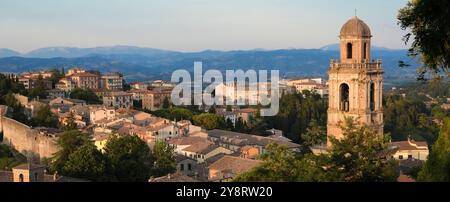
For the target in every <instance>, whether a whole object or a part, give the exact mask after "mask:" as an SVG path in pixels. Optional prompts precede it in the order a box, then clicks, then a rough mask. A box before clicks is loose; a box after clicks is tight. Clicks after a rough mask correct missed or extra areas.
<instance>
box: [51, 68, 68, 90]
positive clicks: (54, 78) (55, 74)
mask: <svg viewBox="0 0 450 202" xmlns="http://www.w3.org/2000/svg"><path fill="white" fill-rule="evenodd" d="M50 71H51V72H52V75H51V76H50V78H49V80H50V81H51V82H52V87H53V88H54V87H55V85H56V84H57V83H58V82H59V80H61V79H62V78H64V76H65V75H64V69H62V71H60V70H58V69H56V68H55V69H52V70H50Z"/></svg>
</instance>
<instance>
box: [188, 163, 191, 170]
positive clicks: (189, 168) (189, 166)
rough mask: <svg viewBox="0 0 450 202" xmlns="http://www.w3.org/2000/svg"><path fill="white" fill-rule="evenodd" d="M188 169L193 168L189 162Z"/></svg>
mask: <svg viewBox="0 0 450 202" xmlns="http://www.w3.org/2000/svg"><path fill="white" fill-rule="evenodd" d="M188 170H189V171H191V170H192V165H191V164H190V163H189V164H188Z"/></svg>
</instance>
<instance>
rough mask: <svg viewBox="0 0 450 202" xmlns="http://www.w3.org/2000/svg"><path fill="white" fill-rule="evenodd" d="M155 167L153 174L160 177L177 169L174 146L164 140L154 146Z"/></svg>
mask: <svg viewBox="0 0 450 202" xmlns="http://www.w3.org/2000/svg"><path fill="white" fill-rule="evenodd" d="M153 158H154V163H153V168H152V172H151V175H152V176H154V177H160V176H164V175H167V174H169V173H174V172H175V171H176V167H177V163H176V161H175V150H174V147H172V146H170V145H169V144H167V143H166V142H164V141H157V142H156V143H155V146H154V147H153Z"/></svg>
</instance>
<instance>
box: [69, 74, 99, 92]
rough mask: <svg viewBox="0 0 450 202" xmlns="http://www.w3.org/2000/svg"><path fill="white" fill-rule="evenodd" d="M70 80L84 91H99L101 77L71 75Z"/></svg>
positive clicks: (95, 75)
mask: <svg viewBox="0 0 450 202" xmlns="http://www.w3.org/2000/svg"><path fill="white" fill-rule="evenodd" d="M70 79H71V80H72V81H73V82H74V83H75V85H76V86H77V87H78V88H84V89H99V88H100V75H97V74H92V73H87V72H82V73H75V74H72V75H70Z"/></svg>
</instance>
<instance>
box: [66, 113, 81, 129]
mask: <svg viewBox="0 0 450 202" xmlns="http://www.w3.org/2000/svg"><path fill="white" fill-rule="evenodd" d="M77 129H78V125H77V123H75V114H74V113H73V112H70V113H69V117H68V118H67V123H66V125H65V126H64V130H65V131H71V130H77Z"/></svg>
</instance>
